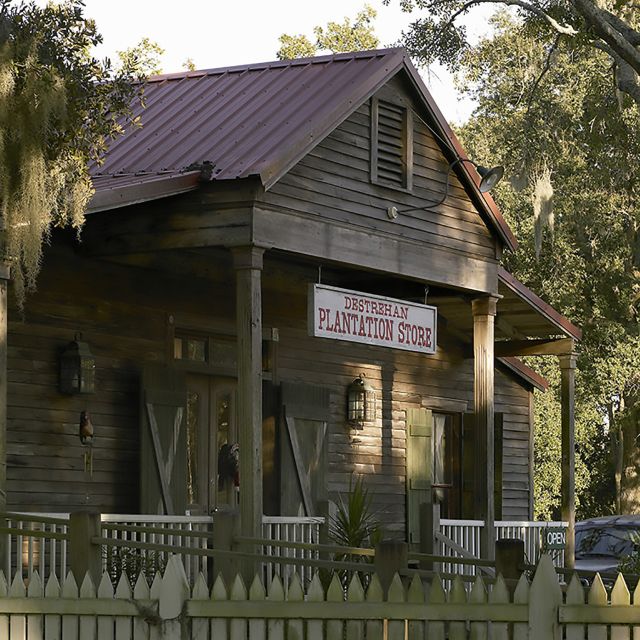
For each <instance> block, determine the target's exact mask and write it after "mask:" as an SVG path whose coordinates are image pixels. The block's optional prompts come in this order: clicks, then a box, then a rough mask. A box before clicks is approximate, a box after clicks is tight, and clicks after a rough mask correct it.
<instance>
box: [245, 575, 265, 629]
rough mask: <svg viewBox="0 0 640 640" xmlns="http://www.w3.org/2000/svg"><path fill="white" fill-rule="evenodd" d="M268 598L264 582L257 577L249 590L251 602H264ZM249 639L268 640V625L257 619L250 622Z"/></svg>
mask: <svg viewBox="0 0 640 640" xmlns="http://www.w3.org/2000/svg"><path fill="white" fill-rule="evenodd" d="M266 598H267V593H266V590H265V588H264V585H263V584H262V580H260V577H259V576H258V575H256V576H255V578H254V579H253V582H252V583H251V587H250V588H249V600H251V601H253V602H264V601H265V600H266ZM249 638H251V640H266V638H267V623H266V621H265V620H261V619H255V618H252V619H251V620H249Z"/></svg>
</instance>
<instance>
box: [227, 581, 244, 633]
mask: <svg viewBox="0 0 640 640" xmlns="http://www.w3.org/2000/svg"><path fill="white" fill-rule="evenodd" d="M229 595H230V598H229V599H230V600H237V601H240V602H246V600H247V588H246V587H245V586H244V580H243V579H242V576H241V575H239V574H238V575H237V576H236V577H235V580H234V581H233V584H232V585H231V591H230V594H229ZM229 630H230V632H231V633H230V636H231V640H245V639H246V637H247V620H246V618H232V619H231V624H230V625H229Z"/></svg>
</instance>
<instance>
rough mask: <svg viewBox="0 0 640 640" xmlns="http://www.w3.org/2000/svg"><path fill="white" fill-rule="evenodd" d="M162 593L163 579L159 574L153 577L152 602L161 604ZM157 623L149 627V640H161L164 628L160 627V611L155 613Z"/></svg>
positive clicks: (150, 594) (150, 590)
mask: <svg viewBox="0 0 640 640" xmlns="http://www.w3.org/2000/svg"><path fill="white" fill-rule="evenodd" d="M161 593H162V577H161V576H160V574H159V573H156V575H155V576H153V582H152V583H151V588H150V589H149V597H150V598H151V600H155V601H156V602H158V603H159V602H160V594H161ZM154 615H155V620H156V623H155V624H152V625H149V640H160V638H161V637H162V627H161V626H160V612H159V610H158V609H156V611H155V612H154Z"/></svg>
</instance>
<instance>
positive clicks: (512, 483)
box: [8, 248, 529, 535]
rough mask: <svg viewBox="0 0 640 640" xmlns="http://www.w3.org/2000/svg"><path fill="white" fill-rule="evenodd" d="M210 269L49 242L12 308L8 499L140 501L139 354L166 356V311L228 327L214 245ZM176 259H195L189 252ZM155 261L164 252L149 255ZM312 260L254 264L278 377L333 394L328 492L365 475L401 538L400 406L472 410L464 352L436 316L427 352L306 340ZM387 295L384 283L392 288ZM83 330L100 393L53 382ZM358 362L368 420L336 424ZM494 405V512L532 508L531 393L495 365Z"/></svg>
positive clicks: (33, 506) (203, 324) (225, 267)
mask: <svg viewBox="0 0 640 640" xmlns="http://www.w3.org/2000/svg"><path fill="white" fill-rule="evenodd" d="M202 262H203V263H206V264H207V269H208V275H209V277H208V278H207V279H205V278H196V277H194V276H193V275H183V276H178V275H176V274H175V271H176V270H177V269H178V268H179V266H178V263H175V264H174V263H173V262H171V260H170V259H169V258H168V257H166V258H165V264H164V267H165V269H166V270H170V271H171V272H173V273H167V272H166V271H165V272H163V271H160V270H152V269H143V268H139V267H131V266H125V265H119V264H113V263H108V262H101V261H97V260H91V259H89V258H86V257H83V256H81V255H78V254H76V253H74V252H73V251H72V250H70V249H69V248H54V249H51V250H49V251H48V254H47V257H46V260H45V265H44V269H43V272H42V276H41V278H40V281H39V292H38V293H36V294H34V295H32V296H30V297H29V298H28V300H27V305H26V309H25V316H24V319H23V320H22V319H20V317H19V314H18V312H17V311H16V310H15V309H11V312H10V318H11V321H10V326H9V403H8V404H9V406H8V411H9V432H8V441H9V445H8V446H9V449H8V478H9V481H8V489H9V499H8V503H9V506H10V508H12V509H28V510H40V511H68V510H71V509H76V508H79V507H91V508H95V509H99V510H102V511H111V512H135V511H136V510H137V509H138V508H139V505H138V446H139V445H138V420H139V415H138V412H139V383H140V374H141V371H142V368H143V366H144V363H145V362H163V361H165V360H166V359H167V353H168V347H169V340H168V337H169V335H170V329H169V322H170V318H172V317H175V318H188V319H189V321H188V326H189V327H190V328H197V327H200V328H201V329H202V330H213V329H214V328H215V327H216V326H222V325H224V326H226V327H229V326H230V324H231V323H232V322H233V319H234V303H233V294H234V291H233V288H234V287H233V286H229V283H230V282H232V281H233V280H232V272H231V269H230V266H229V264H228V260H227V261H225V260H224V259H221V258H220V256H219V255H217V254H211V257H210V259H209V260H208V261H207V260H202ZM182 263H183V269H184V271H185V273H186V272H188V270H189V267H190V266H191V267H193V265H194V264H195V265H198V264H199V262H198V261H195V260H194V261H191V260H190V259H189V257H188V256H184V257H183V258H182ZM155 264H156V265H158V266H159V265H161V264H162V261H158V260H155ZM309 279H310V273H309V268H308V267H307V268H304V269H303V268H302V267H299V266H296V265H294V264H293V263H291V264H290V263H287V262H282V261H280V262H279V263H278V265H277V266H276V264H275V263H274V262H272V261H270V258H269V254H267V258H266V262H265V271H264V274H263V309H264V326H265V327H277V328H278V329H279V342H278V343H277V348H276V349H275V352H274V357H275V367H274V372H273V376H274V382H276V383H277V382H280V381H285V380H286V381H291V382H305V383H309V384H314V385H321V386H323V387H327V388H329V389H330V391H331V395H330V414H331V421H330V424H329V435H328V445H329V449H328V460H329V462H328V475H327V477H328V489H329V492H330V498H333V499H335V498H336V494H337V493H338V492H345V491H347V490H348V487H349V479H350V477H351V475H352V473H353V472H354V471H355V472H356V473H361V474H365V475H366V476H367V485H368V486H369V487H370V488H371V490H372V491H373V492H375V496H376V497H375V500H376V504H377V506H379V507H380V508H381V510H382V512H383V514H384V519H385V520H386V521H387V522H389V523H390V524H389V529H390V530H391V531H392V532H395V533H396V534H398V535H400V534H401V533H402V532H404V522H405V473H406V466H405V442H406V439H405V411H406V409H408V408H418V407H421V406H422V407H427V408H432V409H439V410H445V411H452V412H462V411H464V410H465V408H466V410H470V409H471V408H472V407H473V397H472V393H473V391H472V389H473V384H472V383H473V362H472V360H471V359H464V357H463V353H464V350H463V348H462V345H461V344H460V342H459V341H458V340H457V339H456V338H454V337H453V336H452V335H450V334H448V333H447V330H446V327H443V326H441V327H440V332H439V341H440V347H439V349H438V352H437V353H436V354H435V355H434V356H421V355H419V354H414V353H410V352H402V351H394V350H389V349H382V348H373V347H368V346H365V345H357V344H350V343H346V342H342V341H334V340H326V339H319V338H311V337H309V336H308V335H307V328H306V291H307V284H308V282H309ZM389 294H391V295H392V294H393V292H392V291H390V292H389ZM78 331H80V332H82V333H83V335H84V339H85V340H86V341H87V342H88V343H89V344H90V347H91V350H92V351H93V353H94V355H95V356H96V362H97V373H96V386H97V393H96V394H94V395H89V396H74V397H65V396H62V395H60V394H59V393H58V390H57V380H58V371H57V366H58V355H59V353H60V351H61V350H62V349H63V348H64V347H65V346H66V345H67V343H68V342H69V341H71V340H72V339H73V336H74V334H75V333H76V332H78ZM361 372H364V373H365V374H366V375H367V379H368V380H369V382H371V383H372V384H373V386H374V387H375V389H376V391H377V396H378V403H377V417H376V421H375V423H373V424H371V425H369V426H367V427H366V428H365V429H364V430H363V431H359V432H354V431H350V430H349V428H347V426H346V425H345V419H344V413H345V392H346V387H347V385H348V384H349V382H351V381H352V380H353V379H354V378H355V377H356V376H357V375H359V374H360V373H361ZM82 410H88V411H89V413H90V415H91V419H92V421H93V424H94V427H95V431H96V439H95V446H94V472H93V477H92V478H89V477H88V475H87V474H85V472H84V470H83V460H82V453H83V448H82V446H81V445H80V442H79V439H78V437H77V431H78V419H79V415H80V412H81V411H82ZM496 411H499V412H502V413H504V434H505V440H504V448H503V450H504V463H503V472H504V490H503V496H504V508H503V517H504V518H505V519H510V518H527V516H528V508H529V507H528V505H529V484H528V473H529V458H528V447H529V444H528V443H529V439H528V415H529V408H528V392H527V391H526V390H525V389H523V388H522V387H521V386H520V385H519V384H518V383H517V382H515V381H514V380H513V378H511V377H509V376H508V375H505V374H502V373H500V372H499V373H498V374H497V376H496Z"/></svg>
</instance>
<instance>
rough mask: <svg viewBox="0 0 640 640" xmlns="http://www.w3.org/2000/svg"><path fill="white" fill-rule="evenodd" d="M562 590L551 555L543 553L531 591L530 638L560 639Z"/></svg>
mask: <svg viewBox="0 0 640 640" xmlns="http://www.w3.org/2000/svg"><path fill="white" fill-rule="evenodd" d="M561 604H562V591H561V589H560V584H559V582H558V577H557V576H556V572H555V569H554V568H553V562H552V561H551V556H549V555H548V554H546V553H545V554H543V555H542V557H541V558H540V562H539V563H538V568H537V569H536V575H535V577H534V578H533V583H532V585H531V590H530V591H529V637H530V640H560V636H561V633H560V631H561V630H560V625H559V624H558V606H559V605H561Z"/></svg>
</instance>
